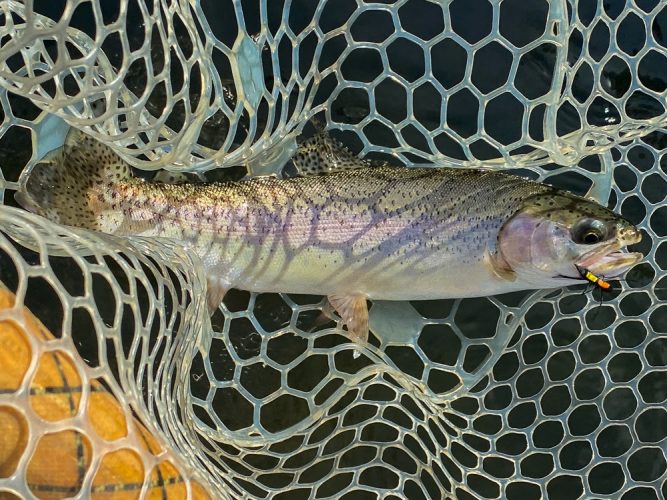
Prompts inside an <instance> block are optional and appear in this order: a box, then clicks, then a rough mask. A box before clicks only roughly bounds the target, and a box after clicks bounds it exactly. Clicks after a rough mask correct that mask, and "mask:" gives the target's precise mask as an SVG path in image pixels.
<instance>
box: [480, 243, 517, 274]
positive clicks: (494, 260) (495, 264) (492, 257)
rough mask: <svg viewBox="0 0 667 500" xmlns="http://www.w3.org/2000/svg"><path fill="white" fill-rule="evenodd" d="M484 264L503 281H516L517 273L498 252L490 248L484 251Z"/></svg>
mask: <svg viewBox="0 0 667 500" xmlns="http://www.w3.org/2000/svg"><path fill="white" fill-rule="evenodd" d="M484 264H486V266H487V267H488V268H489V269H490V270H491V272H492V273H493V275H495V276H496V277H497V278H498V279H501V280H503V281H516V273H515V272H514V270H513V269H512V268H511V267H510V265H509V264H508V263H507V262H506V261H505V259H503V258H502V256H500V255H498V254H497V253H493V254H492V253H491V252H489V251H488V250H487V251H486V252H485V253H484Z"/></svg>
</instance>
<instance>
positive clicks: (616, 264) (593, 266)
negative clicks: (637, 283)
mask: <svg viewBox="0 0 667 500" xmlns="http://www.w3.org/2000/svg"><path fill="white" fill-rule="evenodd" d="M633 229H634V228H633ZM622 236H623V237H621V238H619V239H618V240H617V241H613V242H611V243H607V244H605V245H602V246H600V247H598V248H596V249H595V250H593V251H591V252H588V253H586V254H585V255H584V256H583V257H582V258H581V259H580V260H578V261H577V262H575V265H576V266H577V268H579V269H586V270H588V271H590V272H591V273H593V274H596V275H598V276H604V277H605V278H614V277H616V276H619V275H621V274H623V273H624V272H626V271H627V270H628V269H630V268H631V267H632V266H634V265H635V264H636V263H637V262H639V261H640V260H641V259H643V258H644V256H643V255H642V254H641V253H639V252H628V251H627V250H626V249H625V247H626V246H627V245H633V244H635V243H639V242H640V241H641V233H640V232H639V231H638V230H636V229H634V230H633V231H629V232H627V233H626V234H624V235H622Z"/></svg>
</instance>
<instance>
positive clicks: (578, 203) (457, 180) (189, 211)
mask: <svg viewBox="0 0 667 500" xmlns="http://www.w3.org/2000/svg"><path fill="white" fill-rule="evenodd" d="M316 140H318V141H324V144H325V145H326V146H327V147H326V148H312V146H313V143H312V142H311V143H307V144H306V146H307V147H304V148H302V150H301V155H302V156H300V157H299V156H297V158H296V163H297V164H299V165H300V166H301V167H303V166H304V164H305V165H306V166H308V165H310V167H312V168H311V170H312V171H313V172H314V173H317V172H318V171H328V172H330V173H327V175H309V176H303V177H296V178H290V179H277V178H273V177H263V178H255V179H250V180H245V181H237V182H224V183H216V184H177V185H173V184H162V183H151V182H143V181H140V180H138V179H136V178H133V177H132V176H131V174H130V171H129V168H128V167H127V165H125V164H124V163H123V162H122V160H120V159H119V158H118V157H116V156H115V155H114V154H113V153H112V152H111V151H110V150H108V149H107V148H105V147H104V146H101V145H100V144H99V143H96V142H95V141H94V140H93V139H92V138H87V137H84V138H82V139H81V140H79V141H78V142H77V143H76V145H74V146H72V147H70V148H69V149H67V148H66V149H65V150H64V151H63V152H62V153H61V156H60V157H59V158H58V159H57V161H53V162H51V163H49V164H47V165H44V166H43V167H41V168H40V169H36V170H35V171H34V172H33V173H32V174H31V176H30V178H29V179H28V181H27V183H26V189H25V191H24V193H22V195H21V196H20V197H19V202H21V203H22V204H23V205H24V206H25V207H26V208H29V209H32V210H33V211H36V212H37V213H41V214H42V215H45V216H47V217H49V218H50V219H52V220H55V221H56V222H60V223H64V224H69V225H74V226H80V227H86V228H88V229H94V230H98V231H103V232H106V233H111V234H117V235H123V236H125V235H141V236H155V237H168V238H173V239H176V240H178V241H180V242H182V243H183V244H184V245H185V246H186V247H187V248H189V249H191V250H192V251H193V252H195V253H196V254H198V255H199V256H200V257H201V259H202V262H203V264H204V267H205V269H206V272H207V275H208V276H209V299H210V304H209V305H210V306H212V307H214V306H217V303H216V302H218V303H219V300H221V299H222V297H223V296H224V292H225V291H226V290H228V289H229V288H232V287H235V288H240V289H245V290H249V291H256V292H286V293H306V294H318V295H327V296H328V297H329V298H330V301H331V302H332V304H333V305H334V306H335V307H336V304H338V307H336V308H337V309H338V312H339V313H340V314H341V316H343V319H344V320H345V322H346V323H348V326H349V324H352V323H355V322H356V323H359V324H361V325H362V327H361V328H362V329H363V328H367V326H366V327H364V326H363V325H364V318H361V319H359V318H357V316H358V315H359V314H361V315H362V316H363V315H364V314H365V315H366V318H365V321H366V324H367V311H366V309H365V307H366V306H365V300H366V299H367V298H370V299H382V300H420V299H435V298H462V297H476V296H487V295H493V294H498V293H504V292H510V291H516V290H524V289H532V288H552V287H556V286H564V285H567V284H570V283H577V282H581V280H582V278H581V276H578V275H577V274H576V269H575V267H574V264H575V263H576V262H577V260H578V259H579V258H580V257H582V255H584V253H586V252H589V253H590V250H591V245H583V244H581V243H580V242H579V243H578V242H575V241H573V235H572V234H571V232H572V228H573V227H575V225H576V224H578V223H580V222H579V221H581V220H584V221H587V220H591V221H594V222H595V224H597V225H601V227H603V228H604V231H605V234H606V238H605V240H604V241H602V242H600V245H603V244H606V245H611V244H613V245H612V246H613V251H615V250H617V249H619V248H621V247H622V246H624V245H627V244H629V243H634V242H636V241H638V240H637V238H638V234H639V233H638V231H637V230H636V228H634V226H632V225H631V224H630V223H629V222H627V221H625V220H624V219H622V218H621V217H620V216H618V215H616V214H614V213H613V212H611V211H609V210H607V209H606V208H604V207H602V206H600V205H598V204H596V203H593V202H591V201H588V200H585V199H583V198H580V197H577V196H574V195H571V194H569V193H565V192H562V191H559V190H556V189H554V188H552V187H550V186H547V185H544V184H540V183H536V182H532V181H528V180H525V179H523V178H519V177H515V176H510V175H505V174H502V173H497V172H493V171H488V170H463V169H455V168H401V167H390V166H375V167H372V168H357V169H354V168H353V167H354V158H353V157H352V156H351V155H350V154H349V153H347V152H345V151H341V152H340V153H337V150H336V147H335V145H333V146H332V145H331V144H328V143H326V138H324V139H322V138H321V137H320V138H316ZM327 148H328V149H327ZM322 152H324V153H322ZM306 153H307V155H306ZM58 165H63V166H66V168H65V169H63V168H60V169H59V168H57V166H58ZM318 166H319V169H318ZM509 221H512V222H511V223H510V222H509ZM610 248H612V247H610ZM610 251H612V250H610ZM605 255H606V254H605ZM607 260H609V259H607ZM612 260H613V259H612ZM635 261H636V260H635ZM607 264H608V262H607ZM612 267H613V266H612ZM211 297H214V299H211ZM348 298H352V299H353V300H348ZM362 302H363V307H362V305H361V304H362ZM341 309H344V310H341ZM361 309H363V310H362V311H361V312H360V310H361ZM351 333H353V334H354V335H356V336H357V337H360V338H363V337H364V336H365V335H367V332H363V331H362V332H351Z"/></svg>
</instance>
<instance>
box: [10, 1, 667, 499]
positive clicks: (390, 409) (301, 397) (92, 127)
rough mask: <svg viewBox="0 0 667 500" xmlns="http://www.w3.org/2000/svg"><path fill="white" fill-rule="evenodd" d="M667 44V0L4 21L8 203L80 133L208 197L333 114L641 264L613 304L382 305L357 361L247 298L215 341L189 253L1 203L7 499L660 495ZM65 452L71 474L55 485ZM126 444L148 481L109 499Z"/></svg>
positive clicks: (240, 4)
mask: <svg viewBox="0 0 667 500" xmlns="http://www.w3.org/2000/svg"><path fill="white" fill-rule="evenodd" d="M665 47H667V3H666V2H658V1H653V0H632V1H631V0H628V1H605V2H602V1H598V2H596V1H586V2H584V1H583V0H582V1H580V2H578V3H577V2H575V1H567V2H566V1H559V0H553V1H550V2H546V1H542V2H540V1H537V0H535V1H533V2H524V1H522V0H504V1H502V2H489V1H487V0H453V1H442V2H435V1H427V0H397V1H384V2H379V1H378V2H371V1H362V0H329V1H327V0H320V1H315V0H292V1H290V0H280V1H278V0H271V1H259V0H257V1H241V0H238V1H231V0H224V1H185V0H182V1H177V0H153V1H145V2H143V1H134V0H132V1H130V0H125V1H123V0H118V1H116V2H108V1H102V0H68V1H55V0H49V1H48V2H47V1H34V0H25V1H23V2H18V1H12V0H1V1H0V85H2V88H3V90H2V92H1V93H0V104H1V109H2V118H3V119H2V122H1V124H0V166H1V167H2V176H3V177H2V187H3V190H2V192H3V194H4V201H5V203H6V204H8V205H11V204H13V196H12V193H13V191H14V190H16V189H18V187H19V185H20V183H21V182H22V181H23V179H24V177H25V175H26V172H28V171H29V169H30V168H31V167H32V166H33V165H34V164H36V163H37V162H39V161H40V160H41V159H42V158H43V157H44V155H45V153H46V152H48V151H49V150H50V149H53V148H55V147H58V146H59V145H60V144H62V142H63V140H64V135H65V133H66V131H67V125H70V126H72V127H76V128H79V129H83V130H84V131H85V132H87V133H88V134H91V135H93V136H94V137H96V138H97V139H99V140H100V141H102V142H104V143H106V144H108V145H110V146H111V147H112V148H114V150H116V151H117V152H118V153H119V154H121V155H122V156H123V157H124V158H125V159H126V160H127V161H128V162H129V163H131V164H132V165H133V166H135V167H137V168H139V169H144V170H156V169H159V168H163V167H167V168H168V169H169V170H171V171H181V172H192V173H197V174H199V175H201V176H209V177H210V178H215V176H216V175H218V174H220V175H224V174H225V172H228V170H219V167H230V166H234V167H238V166H240V167H243V168H245V169H247V170H248V171H249V172H250V173H251V174H258V173H260V174H261V173H270V172H273V171H275V170H276V169H277V168H279V167H280V166H281V165H282V164H283V163H284V162H285V160H286V159H288V158H289V156H290V155H291V154H292V152H293V151H294V148H295V147H296V142H295V138H296V136H297V135H298V134H299V133H300V132H301V130H302V128H303V127H304V125H305V124H306V123H307V122H308V120H310V119H311V118H313V117H315V116H317V117H319V119H320V120H321V121H322V122H324V124H325V126H326V127H327V128H328V129H329V130H330V131H331V133H332V134H334V135H335V136H336V137H337V138H339V139H340V140H341V141H343V142H344V143H345V144H346V145H347V146H348V147H350V148H351V149H352V150H353V151H354V152H358V153H359V154H360V155H362V156H366V157H375V158H385V159H390V160H391V161H392V162H394V163H403V164H407V165H415V164H436V165H444V164H446V165H455V166H460V167H466V166H469V165H475V164H478V163H480V162H484V163H486V164H488V165H496V166H497V167H498V168H507V169H510V168H511V169H514V170H515V171H516V170H518V171H520V173H522V174H523V175H527V176H530V177H531V178H535V179H541V180H547V181H548V182H551V183H553V184H555V185H558V186H562V187H566V188H568V189H570V190H573V191H575V192H578V193H580V194H584V193H588V194H589V195H590V196H593V197H596V198H597V199H599V200H600V201H601V202H602V203H608V204H609V205H610V206H612V207H614V208H615V209H616V210H617V211H619V212H620V213H622V214H623V215H625V216H626V217H628V218H630V219H631V220H632V221H633V222H635V223H637V225H638V226H639V227H640V228H641V229H642V232H643V235H644V239H643V241H642V243H641V244H640V245H639V247H640V248H639V250H640V251H642V252H644V253H645V255H646V259H645V260H644V261H643V263H642V264H640V265H638V266H637V267H635V268H634V269H633V270H632V271H631V272H630V273H628V275H627V279H626V281H623V282H621V283H619V284H617V285H616V286H615V287H614V290H613V291H612V292H609V293H605V294H603V295H602V296H600V295H599V293H598V292H595V293H590V292H586V291H585V290H584V288H583V287H574V288H570V289H563V290H558V291H553V292H549V291H545V292H540V293H519V294H511V295H507V296H501V297H492V298H482V299H474V300H473V299H468V300H447V301H442V300H441V301H426V302H413V303H408V302H405V303H389V302H386V303H385V302H376V303H374V304H373V306H372V309H371V329H372V332H373V334H372V335H371V343H370V345H369V346H367V347H363V348H360V347H357V346H355V345H353V344H351V343H350V342H349V340H348V339H347V338H346V337H345V336H343V335H341V334H340V332H337V331H336V330H334V329H332V328H327V329H324V330H321V331H318V332H314V333H311V332H310V331H309V329H310V326H311V325H312V322H313V320H314V318H316V317H317V316H318V314H319V312H320V310H321V308H322V307H323V305H324V302H323V299H322V298H321V297H313V296H303V295H301V296H299V295H289V296H288V295H283V294H259V295H257V294H250V293H247V292H242V291H236V290H234V291H232V292H230V293H229V294H228V296H227V297H226V299H225V302H224V304H223V305H222V306H221V308H220V310H219V311H217V312H216V313H215V314H214V315H213V317H212V318H211V319H210V320H209V319H208V314H207V313H206V308H205V301H204V293H203V289H204V283H205V277H204V276H203V275H202V271H201V269H200V268H199V267H198V266H197V263H196V262H194V261H193V260H191V258H190V257H189V256H187V255H185V254H184V253H183V252H181V251H180V250H179V248H178V247H177V246H174V245H170V244H169V243H168V242H160V241H148V240H133V239H129V240H120V239H116V238H111V237H107V236H104V235H99V234H92V233H86V232H84V231H75V230H72V229H68V228H64V227H58V226H55V225H53V224H50V223H48V222H46V221H44V220H42V219H40V218H38V217H35V216H32V215H30V214H26V213H25V212H22V211H19V210H17V209H15V208H11V207H9V206H2V207H0V281H2V283H3V284H4V287H5V288H6V290H4V291H3V294H4V295H6V301H5V306H6V307H5V308H3V309H2V311H1V312H0V338H3V339H4V340H3V342H4V344H3V342H0V349H3V348H4V349H5V350H7V349H9V347H11V346H12V345H19V346H21V345H22V346H23V347H22V348H19V347H17V348H15V349H14V351H11V352H10V354H9V355H7V353H5V358H0V359H5V360H17V359H19V358H20V355H19V354H20V352H22V351H21V349H23V350H24V353H27V354H26V356H27V358H26V359H28V361H26V363H25V364H24V366H22V367H18V368H16V367H14V368H12V367H13V366H14V365H12V364H11V363H9V364H5V365H3V366H0V384H2V385H0V422H4V423H3V424H2V425H3V428H4V429H10V430H11V429H15V430H16V429H18V430H16V432H15V433H14V434H12V433H11V432H9V431H7V432H5V433H4V434H5V436H4V437H5V439H10V438H11V436H13V435H16V436H17V437H16V439H15V440H14V441H13V446H14V447H13V448H9V447H7V446H6V447H5V448H4V449H5V450H7V449H9V450H13V451H12V452H11V453H9V454H8V453H7V452H5V454H4V455H3V453H2V452H1V451H0V496H1V495H2V492H3V491H5V492H13V493H14V494H16V495H18V496H21V497H30V496H31V495H34V496H38V497H50V498H55V497H59V496H72V495H80V496H81V497H87V496H88V495H89V494H90V493H91V492H93V493H103V492H109V491H116V492H118V491H123V492H126V493H128V494H129V493H132V492H134V493H137V492H140V491H141V492H143V493H147V492H148V491H149V490H150V489H151V488H154V487H156V486H158V487H168V486H170V485H171V486H175V485H176V486H179V485H180V486H181V487H182V489H180V490H178V491H176V490H173V491H174V494H177V493H178V494H182V493H184V492H187V493H188V494H189V495H191V496H193V497H197V496H198V495H205V494H204V493H203V491H204V490H206V491H208V492H209V493H210V494H211V495H212V496H214V497H216V498H239V497H246V496H250V497H262V498H264V497H267V496H273V497H275V498H281V497H283V498H290V499H292V498H309V497H316V498H327V497H336V498H338V497H341V498H380V497H383V498H403V497H407V498H443V497H456V498H479V497H484V498H522V499H525V498H539V497H540V496H545V497H547V496H548V497H550V498H578V497H605V498H609V497H614V498H621V497H622V498H624V499H629V498H661V497H664V496H666V495H667V491H666V490H667V485H666V484H667V483H665V479H666V478H667V472H666V469H667V462H666V459H665V442H666V441H665V438H666V437H667V411H666V410H665V399H666V398H667V389H666V388H665V376H666V373H665V366H667V355H666V354H665V353H666V352H667V336H666V335H667V306H665V305H664V300H665V298H666V292H665V288H666V287H667V279H666V278H665V270H666V269H667V243H666V242H665V236H667V211H666V209H665V208H664V206H663V205H664V202H665V197H666V195H667V155H666V154H665V148H667V135H666V133H665V129H664V126H665V122H666V121H667V106H666V104H665V103H666V101H665V98H666V92H665V90H666V89H667V58H666V57H665ZM66 124H67V125H66ZM220 172H222V173H220ZM4 295H3V296H4ZM3 300H5V299H3ZM32 315H35V316H37V318H38V319H40V320H41V322H42V323H43V326H39V324H37V323H35V320H34V318H33V316H32ZM31 325H32V326H31ZM35 325H37V326H35ZM46 330H48V331H49V332H50V333H49V334H48V335H47V334H46V333H44V332H45V331H46ZM12 331H13V332H19V334H20V335H19V336H18V337H16V338H15V340H16V339H17V338H18V339H19V340H16V342H18V344H11V343H10V342H9V341H8V340H7V339H8V338H10V337H8V336H7V335H10V333H11V332H12ZM35 331H41V332H42V334H40V335H41V336H40V335H36V334H34V332H35ZM3 332H4V333H3ZM7 332H10V333H7ZM31 332H32V333H31ZM1 335H5V337H2V336H1ZM11 338H14V337H11ZM20 339H22V340H20ZM3 345H4V347H3ZM0 355H2V352H0ZM47 355H48V356H47ZM49 356H50V357H49ZM48 360H50V361H48ZM7 363H8V362H7ZM48 363H51V365H53V366H52V369H53V370H55V371H54V373H56V372H57V374H58V377H55V379H56V380H55V382H51V383H46V382H45V381H44V380H42V379H43V378H44V376H45V375H44V373H46V372H44V370H47V369H46V368H44V367H45V366H46V364H48ZM63 366H65V367H69V368H67V369H64V368H63ZM56 368H58V369H57V370H56ZM12 370H14V371H12ZM63 370H64V371H63ZM47 371H48V370H47ZM12 373H14V374H16V373H18V374H19V375H18V376H16V377H15V380H14V382H13V383H12V382H11V380H10V379H11V376H10V375H11V374H12ZM68 373H69V375H67V374H68ZM3 376H4V378H3ZM40 377H42V378H40ZM63 388H64V389H63ZM44 394H51V396H53V397H55V396H54V394H66V395H67V401H65V402H63V403H62V404H63V405H66V409H67V411H66V412H65V413H63V415H62V416H61V417H58V418H55V413H53V412H51V413H49V412H44V411H40V408H42V407H41V406H40V404H41V403H38V402H37V399H35V398H36V397H37V396H40V395H42V396H43V395H44ZM100 394H104V395H107V396H108V397H109V401H106V400H105V401H106V402H104V401H103V403H104V404H102V408H103V409H105V410H104V411H103V413H107V414H110V413H113V412H114V411H118V412H119V413H121V414H123V415H125V420H124V421H123V422H122V425H120V429H121V431H120V432H118V435H109V433H107V434H106V435H105V433H104V432H100V429H99V428H98V427H99V426H98V424H99V421H98V420H97V419H96V418H93V415H97V413H95V412H94V411H93V408H92V407H91V405H92V404H93V402H94V400H95V398H98V397H100ZM73 395H74V396H73ZM111 396H113V397H111ZM50 401H51V403H58V401H56V400H50ZM114 401H115V402H114ZM98 410H99V408H98ZM112 410H113V411H112ZM12 422H13V423H12ZM96 422H97V423H96ZM7 436H9V437H7ZM147 436H152V437H150V439H148V437H147ZM57 437H60V438H63V439H64V441H61V442H60V443H61V444H60V445H57V446H56V445H55V444H54V443H58V441H56V440H55V439H56V438H57ZM49 440H52V441H49ZM151 440H152V441H151ZM62 442H65V443H66V444H65V445H63V444H62ZM49 443H50V444H51V447H52V448H48V445H49ZM147 443H148V444H147ZM68 446H70V447H71V448H72V449H73V450H74V451H76V454H75V455H76V457H77V461H76V463H77V464H78V466H77V468H76V470H74V469H73V470H72V473H71V475H69V476H67V474H65V472H62V471H60V472H61V474H60V475H58V474H56V476H57V477H56V478H55V479H54V478H53V477H51V476H49V474H48V473H43V474H42V475H40V473H39V465H40V463H42V462H44V453H45V450H49V449H52V450H53V449H58V450H60V451H63V450H65V451H66V449H67V447H68ZM121 452H124V453H126V454H129V455H130V458H131V459H130V461H129V462H128V463H135V464H136V466H135V467H126V468H125V469H124V470H126V471H127V470H129V471H134V472H133V474H134V475H132V474H129V473H128V474H129V476H128V477H125V476H123V477H121V475H119V474H117V475H116V476H114V475H113V474H112V475H111V479H105V477H106V476H104V474H103V473H104V471H107V472H108V470H107V469H109V462H107V459H108V457H109V456H110V455H111V454H112V453H121ZM47 455H48V454H47ZM116 458H117V457H116ZM126 458H127V457H126ZM132 461H134V462H132ZM47 462H48V460H47ZM160 466H161V467H162V469H160V468H159V467H160ZM156 467H157V469H156ZM119 470H120V469H119ZM137 471H138V472H137ZM47 472H48V471H47ZM126 475H127V474H126ZM130 476H131V477H130ZM165 485H166V486H165ZM114 488H115V489H114ZM171 491H172V490H169V491H168V493H169V494H171V493H170V492H171Z"/></svg>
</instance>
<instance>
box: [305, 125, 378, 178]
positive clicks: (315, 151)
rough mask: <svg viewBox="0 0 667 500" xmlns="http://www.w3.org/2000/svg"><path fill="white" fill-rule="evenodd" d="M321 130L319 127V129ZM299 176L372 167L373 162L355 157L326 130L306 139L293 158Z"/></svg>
mask: <svg viewBox="0 0 667 500" xmlns="http://www.w3.org/2000/svg"><path fill="white" fill-rule="evenodd" d="M318 128H319V127H318ZM292 164H293V165H294V167H295V169H296V171H297V173H298V174H299V175H304V176H305V175H321V174H329V173H332V172H341V171H343V170H355V169H358V168H366V167H370V166H372V162H370V161H368V160H363V159H361V158H359V157H357V156H356V155H354V154H353V153H352V152H351V151H350V150H349V149H347V148H346V147H345V146H343V145H342V144H341V143H340V142H338V141H337V140H336V139H334V138H333V137H331V136H330V135H329V133H328V132H327V131H326V130H324V129H321V128H320V129H319V130H318V132H317V133H316V134H315V135H313V136H312V137H310V138H308V139H306V140H305V141H303V142H302V143H301V144H299V147H298V148H297V150H296V153H295V154H294V156H293V157H292Z"/></svg>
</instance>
